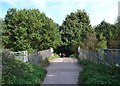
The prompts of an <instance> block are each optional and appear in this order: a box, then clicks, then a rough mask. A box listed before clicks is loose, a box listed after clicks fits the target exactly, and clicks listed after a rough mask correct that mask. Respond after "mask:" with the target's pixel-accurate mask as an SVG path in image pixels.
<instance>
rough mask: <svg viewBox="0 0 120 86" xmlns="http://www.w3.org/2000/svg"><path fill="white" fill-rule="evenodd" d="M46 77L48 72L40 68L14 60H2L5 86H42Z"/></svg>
mask: <svg viewBox="0 0 120 86" xmlns="http://www.w3.org/2000/svg"><path fill="white" fill-rule="evenodd" d="M45 75H46V70H45V69H44V68H42V67H40V66H37V65H34V64H31V63H24V62H21V61H19V60H15V59H13V58H7V59H4V58H3V60H2V84H3V85H10V84H13V85H20V84H21V85H22V84H23V85H24V84H29V85H33V86H34V85H36V84H41V83H42V81H43V79H44V77H45Z"/></svg>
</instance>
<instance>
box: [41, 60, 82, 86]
mask: <svg viewBox="0 0 120 86" xmlns="http://www.w3.org/2000/svg"><path fill="white" fill-rule="evenodd" d="M80 70H81V68H80V66H79V65H78V63H77V60H76V59H74V58H57V59H55V60H54V61H52V62H51V63H50V65H49V66H48V67H47V75H46V77H45V79H44V82H43V83H42V85H43V86H46V85H50V84H56V85H58V84H77V81H78V76H79V71H80ZM51 86H52V85H51Z"/></svg>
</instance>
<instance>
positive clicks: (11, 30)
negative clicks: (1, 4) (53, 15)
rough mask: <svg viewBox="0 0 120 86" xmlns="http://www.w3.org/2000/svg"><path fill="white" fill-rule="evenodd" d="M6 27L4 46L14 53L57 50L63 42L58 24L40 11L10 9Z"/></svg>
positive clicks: (6, 18) (6, 17)
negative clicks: (51, 48)
mask: <svg viewBox="0 0 120 86" xmlns="http://www.w3.org/2000/svg"><path fill="white" fill-rule="evenodd" d="M5 25H6V28H5V29H4V32H3V39H4V46H5V48H8V49H10V50H13V51H19V50H29V51H31V50H35V51H36V50H37V51H39V50H43V49H48V48H50V47H53V48H56V47H57V46H58V45H59V44H60V41H61V39H60V34H59V28H58V27H57V24H56V23H54V22H53V20H52V19H50V18H48V17H46V15H45V14H44V13H41V12H40V11H39V10H38V9H22V10H16V9H15V8H12V9H9V10H8V11H7V14H6V16H5Z"/></svg>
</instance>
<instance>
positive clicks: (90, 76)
mask: <svg viewBox="0 0 120 86" xmlns="http://www.w3.org/2000/svg"><path fill="white" fill-rule="evenodd" d="M80 64H81V65H82V66H83V70H82V71H81V72H80V75H81V79H82V81H83V83H84V85H85V86H101V85H103V86H107V85H110V86H120V82H119V81H120V68H118V67H115V66H108V65H104V64H101V63H97V64H96V63H94V62H91V61H89V60H80Z"/></svg>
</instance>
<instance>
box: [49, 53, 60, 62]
mask: <svg viewBox="0 0 120 86" xmlns="http://www.w3.org/2000/svg"><path fill="white" fill-rule="evenodd" d="M55 58H60V56H59V55H58V54H54V55H53V56H51V57H49V61H51V60H53V59H55Z"/></svg>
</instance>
